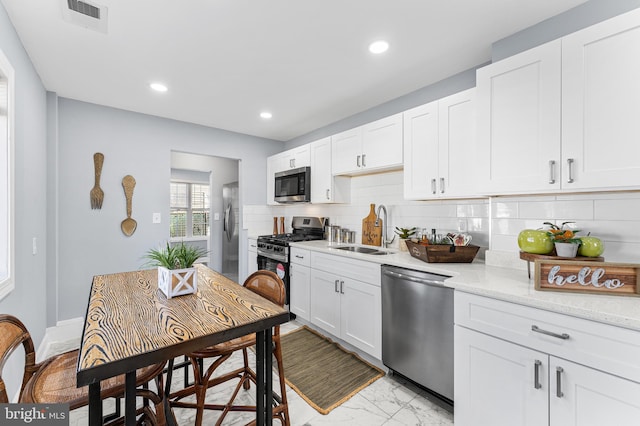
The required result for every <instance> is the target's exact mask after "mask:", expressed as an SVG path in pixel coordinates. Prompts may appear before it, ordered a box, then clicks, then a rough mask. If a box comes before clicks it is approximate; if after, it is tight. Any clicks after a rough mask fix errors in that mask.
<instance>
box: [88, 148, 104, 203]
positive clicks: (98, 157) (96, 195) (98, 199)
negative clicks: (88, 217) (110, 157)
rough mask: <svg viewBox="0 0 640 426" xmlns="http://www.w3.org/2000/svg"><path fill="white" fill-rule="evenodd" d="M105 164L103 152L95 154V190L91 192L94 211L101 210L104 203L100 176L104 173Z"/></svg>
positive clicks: (90, 196)
mask: <svg viewBox="0 0 640 426" xmlns="http://www.w3.org/2000/svg"><path fill="white" fill-rule="evenodd" d="M103 162H104V155H103V154H102V153H101V152H96V153H95V154H93V166H94V174H95V183H94V185H93V188H92V189H91V192H90V193H89V198H90V199H91V208H92V209H101V208H102V201H103V200H104V192H103V191H102V189H101V188H100V174H101V173H102V163H103Z"/></svg>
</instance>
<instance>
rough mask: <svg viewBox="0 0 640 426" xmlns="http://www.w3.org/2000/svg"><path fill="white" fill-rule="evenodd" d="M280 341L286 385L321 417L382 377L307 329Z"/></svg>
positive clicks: (291, 333) (352, 355)
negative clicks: (320, 414)
mask: <svg viewBox="0 0 640 426" xmlns="http://www.w3.org/2000/svg"><path fill="white" fill-rule="evenodd" d="M281 341H282V358H283V362H284V374H285V378H286V382H287V384H288V385H289V386H290V387H291V388H292V389H293V390H295V391H296V392H297V393H298V394H299V395H300V396H301V397H302V398H303V399H304V400H305V401H307V403H309V405H311V406H312V407H313V408H315V409H316V410H318V412H320V413H322V414H327V413H329V412H330V411H331V410H333V409H334V408H336V407H337V406H339V405H340V404H342V403H343V402H345V401H347V400H348V399H349V398H351V397H352V396H353V395H355V394H357V393H358V392H359V391H361V390H362V389H364V388H365V387H367V386H368V385H370V384H371V383H373V382H374V381H376V380H378V379H379V378H380V377H382V376H384V372H383V371H382V370H380V369H379V368H377V367H374V366H373V365H371V364H369V363H367V362H366V361H364V360H363V359H362V358H360V357H359V356H358V355H357V354H355V353H352V352H348V351H346V350H345V349H344V348H343V347H341V346H340V345H338V344H337V343H335V342H333V341H331V340H330V339H327V338H326V337H324V336H322V335H320V334H318V333H317V332H315V331H314V330H312V329H310V328H309V327H307V326H303V327H301V328H299V329H297V330H294V331H292V332H290V333H287V334H285V335H283V336H281Z"/></svg>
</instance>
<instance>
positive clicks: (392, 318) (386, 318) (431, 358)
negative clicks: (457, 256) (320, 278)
mask: <svg viewBox="0 0 640 426" xmlns="http://www.w3.org/2000/svg"><path fill="white" fill-rule="evenodd" d="M446 278H449V277H447V276H444V275H437V274H431V273H428V272H421V271H415V270H412V269H405V268H398V267H395V266H388V265H383V266H382V362H383V363H384V365H386V366H387V367H389V369H391V370H392V371H394V372H397V373H399V374H400V375H402V376H405V377H406V378H408V379H410V380H412V381H414V382H416V383H418V384H419V385H421V386H424V387H425V388H427V389H429V390H431V391H433V392H435V393H437V394H438V395H440V396H442V397H444V398H446V399H447V400H449V401H451V402H453V289H452V288H448V287H445V286H444V285H443V282H444V280H445V279H446Z"/></svg>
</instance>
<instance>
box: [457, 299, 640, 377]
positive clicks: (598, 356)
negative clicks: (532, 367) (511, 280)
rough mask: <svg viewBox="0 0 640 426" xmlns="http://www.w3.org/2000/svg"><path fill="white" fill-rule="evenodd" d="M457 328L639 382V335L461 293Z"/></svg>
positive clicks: (458, 302)
mask: <svg viewBox="0 0 640 426" xmlns="http://www.w3.org/2000/svg"><path fill="white" fill-rule="evenodd" d="M455 323H456V324H457V325H459V326H462V327H467V328H469V329H472V330H476V331H480V332H482V333H486V334H489V335H491V336H495V337H498V338H501V339H504V340H507V341H510V342H513V343H517V344H520V345H522V346H526V347H529V348H532V349H535V350H538V351H541V352H545V353H548V354H551V355H555V356H558V357H560V358H565V359H568V360H571V361H575V362H577V363H580V364H584V365H588V366H591V367H594V368H597V369H600V370H602V371H606V372H609V373H612V374H616V375H619V376H621V377H625V378H627V379H630V380H634V381H637V382H640V363H639V362H638V359H640V332H638V331H634V330H629V329H625V328H620V327H615V326H612V325H607V324H603V323H599V322H595V321H590V320H586V319H582V318H576V317H572V316H569V315H564V314H559V313H555V312H549V311H545V310H542V309H537V308H532V307H529V306H522V305H518V304H515V303H509V302H504V301H501V300H496V299H491V298H488V297H483V296H478V295H473V294H469V293H463V292H459V291H456V292H455ZM534 327H537V331H534V330H533V328H534ZM545 332H549V333H553V334H554V335H550V334H545ZM563 335H564V338H562V336H563Z"/></svg>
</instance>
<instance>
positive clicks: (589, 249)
mask: <svg viewBox="0 0 640 426" xmlns="http://www.w3.org/2000/svg"><path fill="white" fill-rule="evenodd" d="M580 240H581V241H582V244H580V248H579V249H578V256H586V257H598V256H600V255H601V254H602V253H604V243H603V242H602V240H601V239H600V238H596V237H580Z"/></svg>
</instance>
